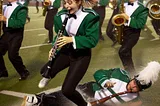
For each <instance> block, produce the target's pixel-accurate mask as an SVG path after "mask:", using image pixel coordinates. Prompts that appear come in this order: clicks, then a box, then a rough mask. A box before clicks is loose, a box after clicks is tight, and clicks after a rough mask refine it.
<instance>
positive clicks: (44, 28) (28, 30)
mask: <svg viewBox="0 0 160 106" xmlns="http://www.w3.org/2000/svg"><path fill="white" fill-rule="evenodd" d="M37 30H45V28H35V29H25V30H24V31H25V32H27V31H37Z"/></svg>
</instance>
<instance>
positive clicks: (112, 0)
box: [108, 0, 117, 9]
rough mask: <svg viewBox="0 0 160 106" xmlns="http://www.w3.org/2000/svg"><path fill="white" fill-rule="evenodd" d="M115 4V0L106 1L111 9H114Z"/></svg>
mask: <svg viewBox="0 0 160 106" xmlns="http://www.w3.org/2000/svg"><path fill="white" fill-rule="evenodd" d="M116 6H117V0H110V1H109V3H108V7H109V8H111V9H115V7H116Z"/></svg>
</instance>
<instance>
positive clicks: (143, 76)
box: [21, 61, 160, 106]
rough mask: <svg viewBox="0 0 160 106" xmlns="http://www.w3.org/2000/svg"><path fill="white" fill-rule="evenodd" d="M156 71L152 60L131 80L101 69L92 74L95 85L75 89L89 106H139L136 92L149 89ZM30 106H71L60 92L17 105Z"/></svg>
mask: <svg viewBox="0 0 160 106" xmlns="http://www.w3.org/2000/svg"><path fill="white" fill-rule="evenodd" d="M159 72H160V64H159V63H158V62H155V61H153V62H150V63H148V65H147V67H145V68H144V69H143V70H142V71H141V72H140V73H139V74H138V75H136V76H134V78H132V79H131V78H130V77H129V74H128V72H127V71H125V70H122V69H120V68H114V69H109V70H103V69H101V70H98V71H96V72H95V74H94V78H95V80H96V82H93V81H91V82H88V83H85V84H80V85H78V86H77V90H78V91H79V92H80V93H81V95H83V97H84V98H85V100H86V101H90V103H91V104H92V105H91V106H96V105H97V103H99V104H100V105H101V106H120V105H123V106H124V105H127V106H141V104H142V102H141V101H140V100H139V98H138V97H139V92H140V91H143V90H145V89H147V88H149V87H150V86H151V85H152V84H153V83H154V82H155V81H156V80H157V79H158V73H159ZM116 94H118V95H116ZM110 95H112V96H113V95H116V96H115V97H111V96H110ZM99 104H98V105H99ZM33 105H34V106H37V105H38V106H75V104H73V103H72V102H71V101H69V100H67V98H65V96H63V94H62V93H61V91H60V90H59V91H57V92H53V93H49V94H45V93H41V94H38V95H28V96H25V98H24V101H23V103H22V105H21V106H33Z"/></svg>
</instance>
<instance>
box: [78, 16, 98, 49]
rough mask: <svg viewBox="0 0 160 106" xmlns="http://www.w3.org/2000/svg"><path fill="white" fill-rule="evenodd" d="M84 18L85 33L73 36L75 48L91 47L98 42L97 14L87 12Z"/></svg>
mask: <svg viewBox="0 0 160 106" xmlns="http://www.w3.org/2000/svg"><path fill="white" fill-rule="evenodd" d="M85 18H86V20H87V21H86V26H85V28H84V32H85V34H84V35H76V36H75V41H76V48H77V49H85V48H93V47H95V46H96V45H97V43H98V39H99V38H98V37H99V36H98V34H99V15H96V16H93V14H89V15H88V16H86V17H85Z"/></svg>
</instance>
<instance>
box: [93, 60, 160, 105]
mask: <svg viewBox="0 0 160 106" xmlns="http://www.w3.org/2000/svg"><path fill="white" fill-rule="evenodd" d="M159 72H160V64H159V63H158V62H156V61H152V62H149V63H148V65H147V66H146V67H144V69H143V70H142V71H140V72H139V73H138V75H135V76H134V78H132V79H131V78H130V77H129V74H128V72H127V71H125V70H123V69H120V68H114V69H109V70H103V69H101V70H98V71H96V72H95V74H94V78H95V80H96V83H95V84H93V89H94V90H95V95H94V98H95V99H97V100H100V99H102V98H105V97H106V96H107V95H108V96H109V95H113V94H116V93H119V92H123V91H129V92H126V93H125V94H122V95H118V96H116V97H114V98H111V99H110V100H108V101H106V102H104V104H105V105H106V106H108V105H109V106H110V105H111V106H112V105H113V106H115V104H116V106H117V105H118V104H119V105H120V104H122V103H124V104H125V103H126V102H129V103H128V104H127V106H141V104H142V103H141V102H140V101H137V102H133V103H134V105H133V104H132V105H129V104H130V103H132V102H131V101H135V100H136V99H138V97H139V92H140V91H143V90H145V89H147V88H149V87H150V86H151V85H152V84H153V83H154V82H155V81H157V79H158V75H159ZM119 105H118V106H119ZM122 106H123V105H122ZM124 106H126V105H124Z"/></svg>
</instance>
